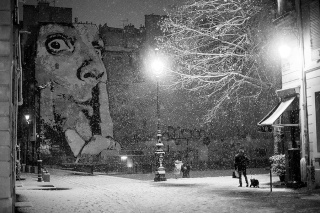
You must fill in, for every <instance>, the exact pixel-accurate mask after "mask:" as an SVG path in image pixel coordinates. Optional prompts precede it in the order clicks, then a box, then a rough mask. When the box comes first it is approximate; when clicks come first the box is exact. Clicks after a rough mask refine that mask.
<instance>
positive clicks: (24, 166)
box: [21, 164, 26, 173]
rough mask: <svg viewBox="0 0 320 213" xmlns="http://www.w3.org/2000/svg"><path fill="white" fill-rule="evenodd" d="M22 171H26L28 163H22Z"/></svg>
mask: <svg viewBox="0 0 320 213" xmlns="http://www.w3.org/2000/svg"><path fill="white" fill-rule="evenodd" d="M21 171H22V172H23V173H24V172H26V164H21Z"/></svg>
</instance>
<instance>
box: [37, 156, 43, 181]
mask: <svg viewBox="0 0 320 213" xmlns="http://www.w3.org/2000/svg"><path fill="white" fill-rule="evenodd" d="M37 162H38V171H37V172H38V182H42V181H43V180H42V171H41V170H42V169H41V163H42V160H38V161H37Z"/></svg>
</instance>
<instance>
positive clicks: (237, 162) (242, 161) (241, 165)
mask: <svg viewBox="0 0 320 213" xmlns="http://www.w3.org/2000/svg"><path fill="white" fill-rule="evenodd" d="M248 164H249V158H248V157H247V156H246V155H244V154H237V155H236V156H235V158H234V169H235V170H238V171H245V170H246V169H247V165H248Z"/></svg>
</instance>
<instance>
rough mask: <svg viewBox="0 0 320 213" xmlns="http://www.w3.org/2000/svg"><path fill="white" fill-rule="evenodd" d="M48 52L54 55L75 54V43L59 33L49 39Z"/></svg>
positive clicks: (47, 43)
mask: <svg viewBox="0 0 320 213" xmlns="http://www.w3.org/2000/svg"><path fill="white" fill-rule="evenodd" d="M46 48H47V51H48V52H49V53H50V54H52V55H57V54H59V53H62V52H65V51H67V52H73V51H74V41H73V40H72V39H71V38H69V37H67V36H66V35H64V34H61V33H57V34H53V35H50V36H48V37H47V40H46Z"/></svg>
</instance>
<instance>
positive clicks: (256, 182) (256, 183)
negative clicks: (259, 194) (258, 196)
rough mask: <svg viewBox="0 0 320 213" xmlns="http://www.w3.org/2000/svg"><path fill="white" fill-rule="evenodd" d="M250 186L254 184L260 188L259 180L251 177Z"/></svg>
mask: <svg viewBox="0 0 320 213" xmlns="http://www.w3.org/2000/svg"><path fill="white" fill-rule="evenodd" d="M250 182H251V183H250V187H251V186H253V187H254V188H255V187H256V188H259V181H258V180H257V179H254V178H253V179H250Z"/></svg>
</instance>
